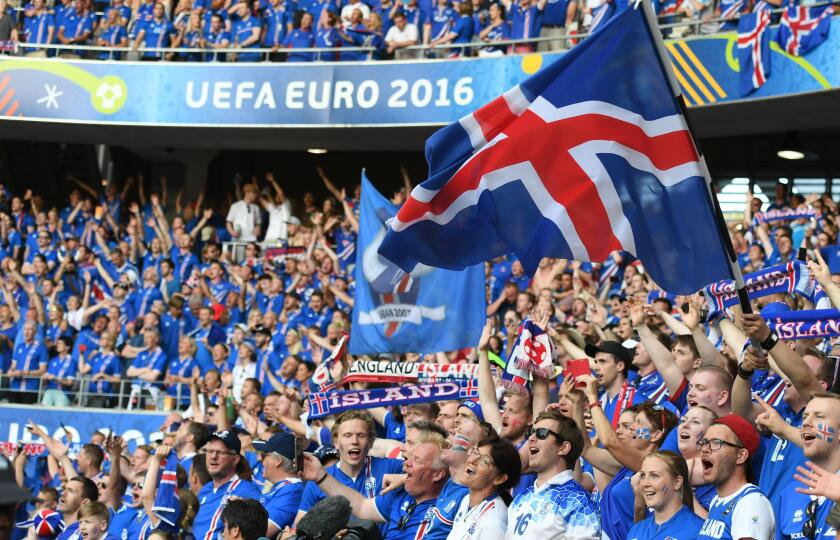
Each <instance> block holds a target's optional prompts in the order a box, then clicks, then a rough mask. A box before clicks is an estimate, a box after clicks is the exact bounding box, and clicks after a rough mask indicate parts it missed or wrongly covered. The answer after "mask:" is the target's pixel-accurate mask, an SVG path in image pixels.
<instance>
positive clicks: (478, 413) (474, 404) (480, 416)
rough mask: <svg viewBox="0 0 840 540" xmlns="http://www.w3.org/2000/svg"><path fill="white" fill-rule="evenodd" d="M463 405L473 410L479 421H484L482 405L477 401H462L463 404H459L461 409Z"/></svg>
mask: <svg viewBox="0 0 840 540" xmlns="http://www.w3.org/2000/svg"><path fill="white" fill-rule="evenodd" d="M461 407H466V408H467V409H469V410H470V411H472V413H473V414H474V415H475V417H476V418H478V421H479V422H484V413H483V412H482V411H481V405H479V404H478V402H477V401H470V400H466V401H462V402H461V404H460V405H458V408H459V409H460V408H461Z"/></svg>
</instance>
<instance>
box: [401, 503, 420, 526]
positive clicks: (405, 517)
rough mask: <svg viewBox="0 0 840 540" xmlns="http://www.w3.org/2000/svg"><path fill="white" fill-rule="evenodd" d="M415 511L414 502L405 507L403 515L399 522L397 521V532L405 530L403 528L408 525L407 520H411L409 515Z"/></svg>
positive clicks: (415, 504)
mask: <svg viewBox="0 0 840 540" xmlns="http://www.w3.org/2000/svg"><path fill="white" fill-rule="evenodd" d="M416 509H417V503H416V502H413V503H411V504H409V505H408V506H407V507H406V509H405V514H403V515H402V516H400V519H399V521H397V530H400V531H401V530H403V529H405V526H406V525H408V520H410V519H411V515H412V514H413V513H414V511H415V510H416Z"/></svg>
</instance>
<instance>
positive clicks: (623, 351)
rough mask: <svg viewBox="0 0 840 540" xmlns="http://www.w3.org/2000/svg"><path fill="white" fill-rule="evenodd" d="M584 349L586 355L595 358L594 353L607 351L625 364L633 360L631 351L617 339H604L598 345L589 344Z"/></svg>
mask: <svg viewBox="0 0 840 540" xmlns="http://www.w3.org/2000/svg"><path fill="white" fill-rule="evenodd" d="M584 351H585V352H586V356H589V357H591V358H595V354H596V353H599V352H602V353H609V354H611V355H613V356H615V357H616V358H618V359H619V361H621V362H624V363H625V364H627V365H629V364H630V361H631V360H633V353H632V351H631V350H630V349H628V348H627V347H624V346H623V345H621V343H619V342H617V341H604V342H603V343H601V345H600V346H597V345H591V344H590V345H587V346H586V348H585V349H584Z"/></svg>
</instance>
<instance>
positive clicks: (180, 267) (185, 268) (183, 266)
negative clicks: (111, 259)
mask: <svg viewBox="0 0 840 540" xmlns="http://www.w3.org/2000/svg"><path fill="white" fill-rule="evenodd" d="M228 47H230V33H228V32H227V31H226V30H225V23H224V19H223V18H222V16H221V15H219V14H218V13H214V14H212V15H211V16H210V23H209V25H208V26H207V29H206V30H205V31H204V38H203V39H202V40H201V48H202V49H210V50H211V51H213V52H211V53H209V54H205V55H204V61H205V62H224V61H225V53H217V52H216V51H215V49H227V48H228ZM185 236H186V235H185ZM179 255H180V258H178V257H177V256H176V257H173V260H174V261H175V263H176V267H175V270H176V273H177V277H178V280H179V281H180V282H181V283H183V280H184V278H185V277H186V278H188V277H189V274H190V272H191V271H192V267H193V266H194V265H195V264H197V263H198V260H197V259H195V255H193V254H192V253H191V252H189V251H187V252H186V253H184V252H183V251H182V252H180V253H179ZM191 258H192V260H191Z"/></svg>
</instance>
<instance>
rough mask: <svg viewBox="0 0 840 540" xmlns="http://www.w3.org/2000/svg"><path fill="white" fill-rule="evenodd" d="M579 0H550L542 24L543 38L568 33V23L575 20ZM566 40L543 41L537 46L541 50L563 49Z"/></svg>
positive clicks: (541, 32)
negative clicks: (577, 0)
mask: <svg viewBox="0 0 840 540" xmlns="http://www.w3.org/2000/svg"><path fill="white" fill-rule="evenodd" d="M576 11H577V2H569V1H568V0H548V1H547V3H546V4H545V9H544V10H543V16H542V21H541V24H540V37H541V38H562V37H564V36H565V35H566V25H567V24H571V23H572V21H574V20H575V13H576ZM564 48H566V47H565V46H564V42H563V40H562V39H555V40H552V41H541V42H540V44H539V46H538V47H537V49H538V50H540V51H562V50H563V49H564Z"/></svg>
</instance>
